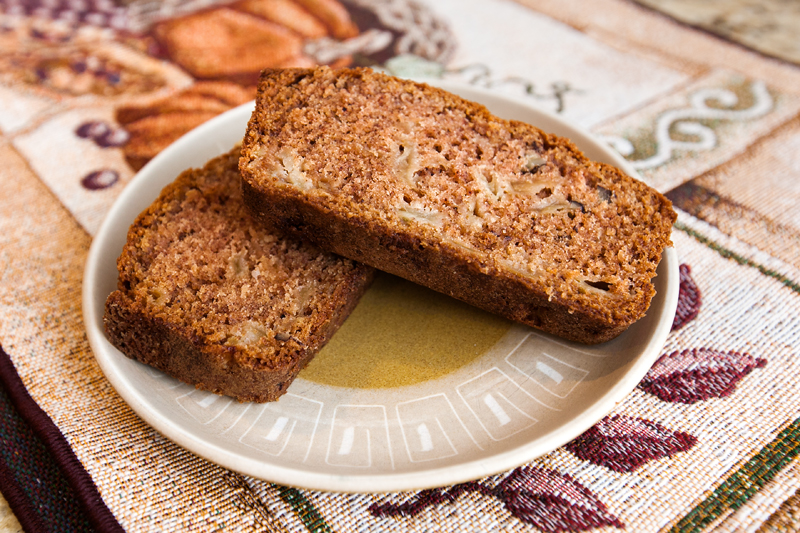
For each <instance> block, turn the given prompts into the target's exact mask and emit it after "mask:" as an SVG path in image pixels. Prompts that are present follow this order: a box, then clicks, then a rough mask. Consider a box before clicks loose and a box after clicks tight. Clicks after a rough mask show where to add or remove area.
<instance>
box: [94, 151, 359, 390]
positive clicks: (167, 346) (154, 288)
mask: <svg viewBox="0 0 800 533" xmlns="http://www.w3.org/2000/svg"><path fill="white" fill-rule="evenodd" d="M238 158H239V150H238V149H236V150H233V151H232V152H230V153H228V154H225V155H223V156H220V157H218V158H216V159H213V160H211V161H209V162H208V164H207V165H206V166H205V167H204V168H202V169H192V170H187V171H186V172H184V173H182V174H181V175H180V176H179V177H178V178H177V179H176V180H175V182H173V183H172V184H170V185H169V186H167V187H166V188H165V189H164V190H163V191H162V192H161V195H160V196H159V198H158V199H157V200H156V201H155V202H154V203H153V204H152V205H151V206H150V207H149V208H148V209H147V210H145V211H144V212H143V213H142V214H141V215H139V217H138V218H137V219H136V221H135V222H134V223H133V225H132V226H131V228H130V230H129V232H128V240H127V243H126V244H125V247H124V249H123V251H122V255H121V256H120V257H119V259H118V261H117V268H118V270H119V283H118V288H117V290H116V291H114V292H113V293H111V295H110V296H109V297H108V300H107V302H106V312H105V316H104V322H105V329H106V334H107V336H108V338H109V340H110V341H111V342H112V344H114V345H115V346H116V347H117V348H119V350H120V351H122V352H123V353H124V354H125V355H127V356H128V357H130V358H132V359H136V360H138V361H140V362H142V363H145V364H148V365H151V366H153V367H155V368H158V369H159V370H162V371H164V372H166V373H167V374H169V375H171V376H173V377H175V378H177V379H179V380H181V381H185V382H187V383H190V384H192V385H194V386H196V387H198V388H200V389H205V390H209V391H212V392H215V393H218V394H225V395H228V396H232V397H234V398H236V399H237V400H239V401H256V402H264V401H271V400H275V399H277V398H278V397H279V396H281V395H282V394H284V393H285V392H286V389H287V387H288V386H289V384H290V383H291V382H292V380H293V379H294V378H295V376H296V375H297V373H298V372H299V371H300V370H301V369H302V368H303V367H304V366H305V365H306V364H307V363H308V362H309V361H310V360H311V358H312V357H313V356H314V355H315V354H316V353H317V352H318V351H319V349H320V348H322V346H323V345H324V344H325V343H326V342H327V341H328V339H329V338H330V336H331V335H333V333H334V332H335V331H336V330H337V329H338V327H339V326H340V325H341V324H342V322H344V320H345V318H347V316H348V314H349V313H350V311H351V310H352V309H353V307H355V305H356V303H357V302H358V299H359V298H360V296H361V294H362V293H363V292H364V291H365V290H366V288H367V286H368V285H369V283H370V281H371V280H372V276H373V270H372V269H371V268H369V267H367V266H365V265H359V264H357V263H354V262H352V261H350V260H348V259H344V258H342V257H337V256H334V255H332V254H327V253H323V252H321V251H320V250H318V249H317V248H315V247H314V246H311V245H309V244H305V243H302V242H298V241H296V240H292V239H287V238H284V237H281V236H279V235H276V234H274V233H272V232H270V231H266V230H264V229H263V228H262V227H261V226H260V225H259V224H257V223H256V222H255V221H254V220H253V219H252V218H251V217H250V215H249V214H248V213H247V211H246V209H245V207H244V204H243V203H242V195H241V185H240V182H241V177H240V175H239V171H238V169H237V162H238Z"/></svg>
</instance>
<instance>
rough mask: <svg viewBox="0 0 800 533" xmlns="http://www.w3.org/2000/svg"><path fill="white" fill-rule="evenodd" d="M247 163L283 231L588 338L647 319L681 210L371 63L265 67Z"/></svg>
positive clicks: (251, 181)
mask: <svg viewBox="0 0 800 533" xmlns="http://www.w3.org/2000/svg"><path fill="white" fill-rule="evenodd" d="M240 170H241V172H242V176H243V178H244V181H243V194H244V200H245V203H246V204H247V206H248V207H249V208H250V209H251V211H252V212H253V213H254V215H255V216H256V217H257V218H259V219H260V220H262V221H263V222H265V223H266V224H267V225H269V226H271V227H274V228H276V229H278V230H279V231H281V232H285V233H287V234H292V235H296V236H299V237H301V238H304V239H307V240H309V241H310V242H314V243H316V244H317V245H319V246H320V247H321V248H323V249H325V250H328V251H331V252H334V253H337V254H340V255H343V256H345V257H348V258H350V259H353V260H355V261H359V262H363V263H366V264H369V265H371V266H374V267H376V268H379V269H381V270H384V271H387V272H390V273H392V274H395V275H399V276H401V277H404V278H406V279H409V280H411V281H414V282H416V283H419V284H421V285H424V286H427V287H429V288H432V289H434V290H437V291H439V292H442V293H445V294H447V295H450V296H453V297H455V298H458V299H460V300H462V301H465V302H467V303H470V304H472V305H475V306H477V307H480V308H483V309H485V310H487V311H490V312H493V313H496V314H499V315H501V316H503V317H506V318H508V319H511V320H514V321H517V322H520V323H523V324H526V325H529V326H532V327H535V328H538V329H541V330H544V331H546V332H549V333H553V334H555V335H558V336H561V337H564V338H566V339H569V340H574V341H578V342H582V343H590V344H592V343H599V342H603V341H607V340H609V339H612V338H614V337H615V336H617V335H619V334H620V333H621V332H622V331H624V330H625V329H626V328H627V327H628V326H630V325H631V324H632V323H633V322H635V321H636V320H638V319H639V318H641V317H642V316H644V313H645V312H646V310H647V309H648V306H649V304H650V301H651V298H652V297H653V294H654V289H653V284H652V278H653V277H654V276H655V273H656V267H657V266H658V263H659V261H660V259H661V254H662V251H663V250H664V248H665V247H667V246H669V245H670V244H671V242H670V232H671V227H672V223H673V221H674V220H675V218H676V214H675V212H674V211H673V210H672V207H671V203H670V202H669V200H667V199H666V198H665V197H664V196H662V195H661V194H660V193H658V192H657V191H655V190H653V189H651V188H649V187H648V186H647V185H645V184H644V183H642V182H640V181H637V180H635V179H633V178H631V177H630V176H628V175H626V174H624V173H623V172H621V171H620V170H618V169H616V168H614V167H611V166H609V165H606V164H602V163H597V162H593V161H590V160H588V159H587V158H586V157H585V156H584V155H583V154H582V153H581V152H580V151H579V150H578V149H577V148H576V147H575V146H574V145H573V144H572V143H571V142H570V141H568V140H566V139H563V138H559V137H556V136H554V135H549V134H547V133H545V132H542V131H541V130H539V129H537V128H535V127H533V126H530V125H527V124H523V123H520V122H515V121H506V120H502V119H499V118H497V117H494V116H492V115H491V114H490V113H489V112H488V111H487V110H486V109H485V108H484V107H483V106H481V105H478V104H475V103H472V102H468V101H465V100H463V99H461V98H459V97H456V96H454V95H452V94H450V93H447V92H446V91H443V90H440V89H436V88H433V87H429V86H427V85H424V84H418V83H414V82H411V81H406V80H400V79H397V78H393V77H391V76H387V75H384V74H380V73H376V72H373V71H371V70H370V69H340V70H334V69H329V68H325V67H322V68H317V69H285V70H267V71H265V72H264V73H263V75H262V78H261V81H260V84H259V87H258V97H257V105H256V110H255V112H254V114H253V116H252V118H251V120H250V123H249V125H248V129H247V133H246V135H245V138H244V141H243V149H242V158H241V161H240Z"/></svg>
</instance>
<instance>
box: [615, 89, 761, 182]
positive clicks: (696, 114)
mask: <svg viewBox="0 0 800 533" xmlns="http://www.w3.org/2000/svg"><path fill="white" fill-rule="evenodd" d="M750 92H751V94H752V97H753V105H752V106H750V107H748V108H746V109H732V108H733V107H734V106H735V105H736V104H738V103H739V97H738V96H736V94H735V93H734V92H733V91H730V90H728V89H721V88H706V89H700V90H698V91H696V92H695V93H693V94H691V95H690V96H689V107H686V108H683V109H670V110H668V111H666V112H664V113H663V114H661V115H660V116H659V117H658V119H657V120H656V124H655V140H656V153H655V154H653V155H652V156H650V157H648V158H646V159H638V160H631V162H630V163H631V165H632V166H633V168H635V169H636V170H643V169H650V168H655V167H657V166H660V165H663V164H664V163H666V162H668V161H669V160H670V159H671V158H672V157H673V154H674V152H675V151H677V150H695V151H705V150H710V149H712V148H714V147H716V146H717V134H716V133H715V132H714V129H713V128H711V127H709V126H706V125H705V124H702V123H700V122H699V121H701V120H728V121H744V120H753V119H757V118H760V117H762V116H764V115H766V114H767V113H769V112H770V111H771V110H772V108H773V105H774V103H773V99H772V96H771V95H770V93H769V91H768V90H767V86H766V84H764V82H763V81H760V80H756V81H754V82H753V83H752V84H751V85H750ZM711 100H716V101H717V102H718V103H719V104H720V105H722V106H725V107H726V108H727V109H720V108H718V107H711V106H709V104H708V102H709V101H711ZM673 129H674V131H676V132H677V133H679V134H681V135H688V136H692V137H695V138H696V140H689V141H687V140H678V139H674V138H673V137H672V133H671V131H672V130H673ZM602 138H603V139H604V140H605V141H606V142H608V143H609V144H610V145H611V146H612V147H613V148H614V149H615V150H617V151H618V152H619V153H620V154H622V155H623V156H625V157H628V156H630V155H632V154H633V153H634V151H635V148H634V146H633V143H632V142H631V141H630V140H628V139H626V138H624V137H620V136H612V135H605V136H602Z"/></svg>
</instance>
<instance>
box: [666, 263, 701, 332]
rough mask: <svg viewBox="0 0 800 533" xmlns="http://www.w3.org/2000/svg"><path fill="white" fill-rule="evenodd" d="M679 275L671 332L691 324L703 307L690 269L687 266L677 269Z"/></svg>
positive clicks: (683, 265)
mask: <svg viewBox="0 0 800 533" xmlns="http://www.w3.org/2000/svg"><path fill="white" fill-rule="evenodd" d="M678 270H679V273H680V289H679V290H678V308H677V310H676V311H675V318H674V319H673V320H672V331H676V330H679V329H681V328H682V327H683V326H685V325H686V324H688V323H689V322H691V321H692V320H694V319H695V318H696V317H697V313H699V312H700V306H701V305H703V297H702V295H701V294H700V289H699V288H698V287H697V283H695V281H694V278H692V269H691V267H690V266H689V265H687V264H682V265H681V266H680V267H678Z"/></svg>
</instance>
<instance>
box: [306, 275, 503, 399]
mask: <svg viewBox="0 0 800 533" xmlns="http://www.w3.org/2000/svg"><path fill="white" fill-rule="evenodd" d="M510 327H511V322H509V321H508V320H505V319H503V318H500V317H497V316H495V315H492V314H490V313H487V312H485V311H481V310H480V309H477V308H475V307H472V306H470V305H467V304H465V303H462V302H459V301H458V300H454V299H453V298H449V297H447V296H444V295H442V294H439V293H437V292H434V291H431V290H429V289H426V288H424V287H421V286H419V285H416V284H414V283H411V282H409V281H406V280H404V279H401V278H398V277H395V276H391V275H389V274H384V273H380V274H379V275H378V277H377V279H376V280H375V282H374V283H373V284H372V286H371V287H370V288H369V290H368V291H367V293H366V294H365V295H364V296H363V298H362V299H361V301H360V302H359V304H358V306H357V307H356V308H355V310H354V311H353V313H352V314H351V315H350V317H349V318H348V319H347V321H346V322H345V323H344V325H343V326H342V327H341V328H340V329H339V331H337V332H336V334H335V335H334V336H333V338H332V339H331V341H330V342H329V343H328V345H327V346H325V348H323V349H322V350H321V351H320V353H319V354H318V355H317V356H316V357H315V358H314V359H313V360H312V361H311V363H310V364H309V365H308V367H306V368H305V370H303V371H302V372H301V373H300V377H301V378H304V379H307V380H309V381H314V382H316V383H322V384H326V385H333V386H338V387H349V388H358V389H377V388H388V387H401V386H405V385H413V384H415V383H422V382H424V381H428V380H431V379H435V378H438V377H441V376H444V375H445V374H449V373H450V372H453V371H454V370H457V369H458V368H460V367H462V366H464V365H466V364H467V363H469V362H470V361H473V360H474V359H476V358H478V357H480V356H481V355H483V354H484V353H486V351H488V350H489V349H490V348H491V347H492V346H494V345H495V344H496V343H497V341H499V340H500V338H501V337H502V336H503V335H504V334H505V333H506V331H508V329H509V328H510Z"/></svg>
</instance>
